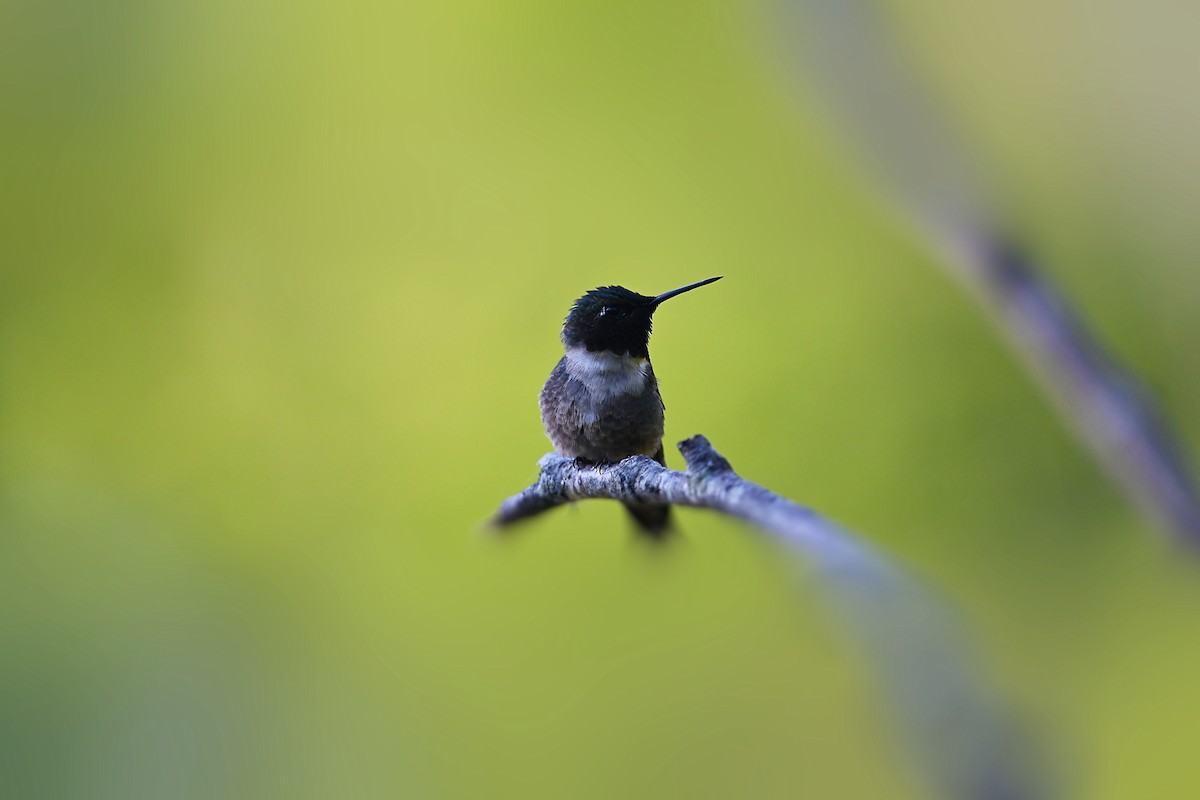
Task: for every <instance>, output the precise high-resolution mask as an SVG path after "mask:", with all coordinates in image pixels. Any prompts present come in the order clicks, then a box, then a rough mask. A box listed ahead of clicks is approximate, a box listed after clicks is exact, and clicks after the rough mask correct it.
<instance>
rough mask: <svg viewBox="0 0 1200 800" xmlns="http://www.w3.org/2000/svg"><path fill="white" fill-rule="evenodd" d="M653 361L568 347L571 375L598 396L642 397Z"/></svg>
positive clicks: (569, 371)
mask: <svg viewBox="0 0 1200 800" xmlns="http://www.w3.org/2000/svg"><path fill="white" fill-rule="evenodd" d="M649 369H650V360H649V359H647V358H637V357H635V356H630V355H623V356H618V355H615V354H613V353H593V352H590V351H589V350H588V349H587V348H586V347H578V346H577V347H568V348H567V374H569V375H570V376H571V377H572V378H574V379H575V380H577V381H579V382H581V383H582V384H583V385H584V386H586V387H587V388H588V391H589V392H591V393H592V394H593V395H595V396H596V397H597V399H600V398H603V397H611V396H613V395H619V394H641V393H642V392H643V391H644V390H645V388H646V375H647V374H648V372H649Z"/></svg>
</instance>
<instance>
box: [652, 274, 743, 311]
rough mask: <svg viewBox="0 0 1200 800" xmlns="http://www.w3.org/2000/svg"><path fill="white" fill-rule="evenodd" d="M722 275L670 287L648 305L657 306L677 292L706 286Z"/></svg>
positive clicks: (680, 292) (719, 278)
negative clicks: (674, 287) (675, 287)
mask: <svg viewBox="0 0 1200 800" xmlns="http://www.w3.org/2000/svg"><path fill="white" fill-rule="evenodd" d="M723 277H725V276H724V275H718V276H717V277H715V278H709V279H708V280H706V281H699V282H698V283H689V284H688V285H687V286H683V287H681V288H679V289H672V290H671V291H669V292H664V293H663V294H660V295H659V296H658V297H656V298H654V300H652V301H651V302H650V306H651V307H652V308H653V307H657V306H658V304H659V303H661V302H662V301H664V300H670V299H671V298H672V297H674V296H675V295H677V294H683V293H684V292H690V291H691V290H692V289H699V288H700V287H701V286H708V285H709V284H710V283H713V282H714V281H719V280H721V278H723Z"/></svg>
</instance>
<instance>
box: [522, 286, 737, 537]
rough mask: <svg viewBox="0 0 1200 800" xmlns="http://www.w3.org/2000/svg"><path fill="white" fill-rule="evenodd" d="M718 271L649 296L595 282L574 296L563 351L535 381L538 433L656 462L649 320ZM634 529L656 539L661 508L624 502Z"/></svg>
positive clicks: (581, 456) (579, 456)
mask: <svg viewBox="0 0 1200 800" xmlns="http://www.w3.org/2000/svg"><path fill="white" fill-rule="evenodd" d="M721 277H722V276H718V277H716V278H709V279H708V280H704V281H699V282H698V283H692V284H689V285H687V286H683V287H680V288H678V289H674V290H672V291H670V292H665V293H663V294H660V295H657V296H654V297H650V296H647V295H643V294H638V293H637V292H633V291H630V290H629V289H626V288H625V287H624V286H601V287H599V288H596V289H592V290H591V291H590V292H588V293H586V294H585V295H583V297H580V298H579V299H578V300H576V301H575V305H574V306H572V307H571V311H570V313H568V314H567V318H566V320H565V321H564V322H563V327H562V343H563V348H564V349H565V350H566V354H565V355H563V357H562V358H561V359H559V361H558V364H557V365H555V367H554V369H553V370H552V371H551V373H550V378H549V379H548V380H547V381H546V385H545V386H544V387H542V394H541V398H540V402H539V405H540V406H541V411H542V424H543V425H544V426H545V428H546V435H547V436H549V437H550V442H551V443H552V444H553V445H554V450H555V451H556V452H557V453H558V454H559V455H561V456H565V457H567V458H574V459H576V460H577V461H580V462H582V463H598V464H605V463H616V462H618V461H620V460H621V459H623V458H628V457H629V456H634V455H645V456H650V457H651V458H653V459H654V460H655V461H657V462H658V463H659V464H662V465H663V466H664V467H665V466H666V465H667V462H666V458H665V457H664V455H663V443H662V438H663V409H664V406H663V401H662V395H661V394H659V391H658V379H657V378H655V377H654V369H653V367H651V366H650V351H649V349H648V345H649V342H650V321H651V318H652V317H653V316H654V312H655V311H656V310H657V309H658V307H659V306H660V305H661V304H662V303H663V302H664V301H666V300H670V299H671V298H672V297H675V296H677V295H681V294H683V293H684V292H690V291H691V290H692V289H698V288H700V287H701V286H707V285H708V284H710V283H712V282H714V281H719V280H720V279H721ZM625 506H626V508H628V509H629V512H630V514H631V515H632V516H633V519H634V522H635V523H636V524H637V526H638V528H639V529H640V530H641V532H643V533H645V534H647V535H650V536H652V537H654V538H661V537H662V536H664V535H665V534H666V532H667V528H668V524H669V518H670V513H669V506H667V505H660V504H642V503H637V504H634V503H626V504H625Z"/></svg>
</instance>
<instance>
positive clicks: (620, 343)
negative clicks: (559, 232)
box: [562, 277, 720, 358]
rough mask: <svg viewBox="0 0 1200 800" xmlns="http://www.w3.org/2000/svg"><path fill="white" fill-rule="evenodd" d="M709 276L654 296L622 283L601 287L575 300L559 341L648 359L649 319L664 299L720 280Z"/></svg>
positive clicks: (594, 350)
mask: <svg viewBox="0 0 1200 800" xmlns="http://www.w3.org/2000/svg"><path fill="white" fill-rule="evenodd" d="M719 280H720V277H716V278H709V279H708V280H704V281H700V282H699V283H693V284H689V285H688V286H684V287H682V288H679V289H675V290H673V291H670V292H666V293H665V294H660V295H658V296H657V297H648V296H646V295H644V294H638V293H637V292H631V291H630V290H628V289H626V288H625V287H624V286H601V287H600V288H598V289H592V290H591V291H590V292H588V293H587V294H585V295H584V296H583V297H581V298H579V299H578V300H576V301H575V305H574V306H572V308H571V313H569V314H568V315H567V319H566V321H565V322H564V323H563V331H562V340H563V344H564V345H565V346H567V347H583V348H586V349H587V350H588V351H590V352H597V351H601V352H609V353H614V354H616V355H626V354H628V355H630V356H633V357H634V358H647V357H648V356H649V352H650V351H649V349H648V345H649V343H650V319H651V317H653V316H654V311H655V309H657V308H658V306H659V304H660V303H662V302H663V301H664V300H669V299H671V298H672V297H674V296H676V295H679V294H683V293H684V292H689V291H691V290H692V289H697V288H699V287H701V286H705V285H707V284H710V283H712V282H713V281H719Z"/></svg>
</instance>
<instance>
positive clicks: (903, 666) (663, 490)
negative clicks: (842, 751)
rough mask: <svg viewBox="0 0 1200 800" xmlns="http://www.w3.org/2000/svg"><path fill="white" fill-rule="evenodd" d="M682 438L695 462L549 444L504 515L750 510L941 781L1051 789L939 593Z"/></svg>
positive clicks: (1021, 791)
mask: <svg viewBox="0 0 1200 800" xmlns="http://www.w3.org/2000/svg"><path fill="white" fill-rule="evenodd" d="M679 450H680V452H681V453H683V457H684V459H685V460H686V461H687V465H688V469H687V472H677V471H674V470H670V469H666V468H665V467H662V466H660V465H659V464H657V463H656V462H655V461H653V460H652V459H649V458H646V457H645V456H634V457H632V458H627V459H625V460H624V461H622V462H620V463H619V464H611V465H604V466H583V465H579V464H577V463H576V462H575V461H574V459H569V458H563V457H562V456H558V455H554V454H550V455H547V456H544V457H543V458H542V460H541V461H540V462H539V464H540V466H541V474H540V475H539V477H538V480H537V482H536V483H534V484H533V485H532V486H530V487H529V488H528V489H526V490H525V491H523V492H521V493H520V494H518V495H515V496H513V497H511V498H509V499H508V500H505V501H504V503H503V504H502V505H501V507H500V510H499V511H498V512H497V513H496V516H495V517H494V518H493V524H494V525H496V526H497V527H501V528H503V527H507V526H510V525H512V524H514V523H517V522H520V521H522V520H526V519H529V518H530V517H533V516H536V515H538V514H540V513H542V512H544V511H547V510H549V509H552V508H555V507H557V506H560V505H563V504H565V503H569V502H571V501H574V500H585V499H593V498H606V499H610V500H621V501H625V502H640V503H645V502H667V503H672V504H674V505H680V506H691V507H694V508H707V509H711V510H713V511H717V512H720V513H723V514H728V515H730V516H733V517H737V518H739V519H742V520H745V521H747V522H750V523H752V524H753V525H755V526H757V527H758V528H760V529H762V530H763V531H766V532H767V533H769V534H771V535H772V536H773V537H774V538H775V539H776V540H777V541H780V542H782V543H783V544H785V545H787V548H788V549H787V551H786V552H789V553H800V554H803V555H804V559H803V560H802V562H800V563H802V564H803V566H804V567H805V568H806V571H807V574H809V575H810V576H815V577H816V578H817V585H818V587H819V588H821V589H823V594H822V597H823V598H824V599H825V600H826V601H827V602H829V603H830V605H831V607H832V609H833V610H834V611H835V612H836V614H837V616H838V618H839V619H840V621H841V622H842V623H843V626H844V628H845V630H846V631H847V632H849V633H850V634H851V638H852V639H853V640H854V641H855V643H856V644H857V645H858V647H859V649H860V650H861V651H862V652H863V654H864V655H865V656H866V658H867V660H868V662H869V663H870V664H871V666H872V668H873V672H874V673H875V675H876V676H877V679H878V681H879V683H880V685H881V687H882V689H883V693H884V697H885V698H886V700H887V701H888V703H889V705H890V706H891V709H892V711H893V713H894V716H895V717H896V719H897V720H898V722H899V725H900V728H901V733H902V735H901V739H902V740H903V741H904V742H905V744H906V745H907V748H908V749H909V752H910V753H911V754H912V755H913V756H914V758H915V759H916V760H917V762H918V763H919V764H920V765H921V767H922V768H923V769H924V770H925V772H926V773H927V775H928V777H929V779H930V781H931V783H932V784H934V785H935V786H937V787H938V788H939V789H940V790H941V791H942V793H943V794H944V795H945V796H947V797H952V798H959V799H961V800H993V799H994V798H1005V800H1031V799H1032V798H1040V797H1044V796H1046V794H1045V791H1044V790H1043V789H1041V788H1040V783H1041V780H1040V779H1039V777H1038V775H1037V774H1036V770H1034V769H1032V768H1031V765H1030V764H1029V763H1028V761H1029V758H1028V756H1029V753H1028V752H1026V750H1025V745H1026V743H1025V742H1024V741H1023V738H1022V736H1021V735H1020V731H1019V730H1018V727H1017V726H1016V725H1014V724H1013V721H1012V719H1011V715H1010V714H1009V713H1007V712H1006V711H1005V709H1004V708H1003V706H1002V704H1000V703H999V701H998V700H997V699H996V698H995V697H994V696H993V693H992V692H991V691H989V690H988V688H987V686H986V685H985V684H984V681H983V680H982V679H981V678H980V676H979V674H978V673H979V670H978V669H977V668H976V666H975V664H974V661H973V659H972V657H971V655H970V653H969V648H968V647H967V646H966V645H965V644H964V641H963V638H962V636H961V635H960V633H959V631H958V626H957V625H956V624H955V621H954V620H953V619H952V617H951V615H950V613H949V612H948V611H947V610H946V609H945V608H944V607H943V606H942V605H941V604H940V603H939V602H938V601H937V600H936V598H935V597H934V596H933V594H932V593H930V592H928V591H927V590H926V589H925V588H924V587H923V586H922V585H921V584H920V583H918V582H917V581H916V580H914V579H912V578H910V577H909V576H907V575H906V574H905V572H904V571H903V570H902V569H900V568H899V567H897V566H895V565H893V564H892V563H891V562H889V560H888V559H887V558H885V557H884V556H882V555H881V554H879V553H878V552H877V551H875V550H874V549H873V548H872V547H870V546H869V545H868V544H866V543H865V542H863V541H862V540H860V539H858V538H857V537H856V536H854V535H853V534H851V533H850V532H848V531H846V530H844V529H842V528H841V527H839V526H838V525H836V524H835V523H833V522H831V521H830V520H827V519H825V518H824V517H822V516H821V515H819V514H817V513H816V512H815V511H813V510H811V509H809V508H806V507H805V506H802V505H800V504H798V503H794V502H792V501H791V500H788V499H787V498H785V497H781V496H780V495H777V494H775V493H773V492H771V491H768V490H767V489H764V488H763V487H762V486H759V485H757V484H755V483H751V482H750V481H747V480H745V479H743V478H742V477H740V476H739V475H737V473H735V472H734V471H733V467H731V466H730V464H729V462H728V461H726V460H725V459H724V458H723V457H722V456H721V454H720V453H718V452H717V451H716V450H715V449H713V447H712V445H710V444H709V442H708V440H707V439H706V438H704V437H703V436H694V437H692V438H691V439H687V440H686V441H684V442H681V443H680V445H679Z"/></svg>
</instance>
